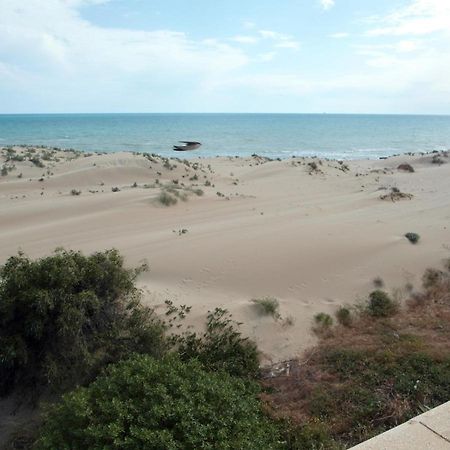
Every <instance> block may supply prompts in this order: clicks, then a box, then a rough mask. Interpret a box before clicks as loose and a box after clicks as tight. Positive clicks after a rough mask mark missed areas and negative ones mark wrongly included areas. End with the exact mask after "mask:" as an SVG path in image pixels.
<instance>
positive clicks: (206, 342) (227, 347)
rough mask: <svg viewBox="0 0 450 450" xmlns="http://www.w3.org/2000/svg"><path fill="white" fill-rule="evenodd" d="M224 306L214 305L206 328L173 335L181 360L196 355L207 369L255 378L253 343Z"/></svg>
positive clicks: (255, 367) (256, 354)
mask: <svg viewBox="0 0 450 450" xmlns="http://www.w3.org/2000/svg"><path fill="white" fill-rule="evenodd" d="M239 325H240V323H238V322H235V321H234V320H233V319H232V317H231V315H230V314H229V313H228V311H227V310H225V309H222V308H216V309H215V310H214V311H210V312H209V313H208V316H207V321H206V330H205V332H204V333H203V334H201V335H199V334H197V333H195V332H189V333H185V334H183V335H182V336H172V338H173V340H174V343H175V345H176V348H177V351H178V353H179V355H180V357H181V359H182V360H184V361H188V360H191V359H196V360H198V361H199V362H200V363H202V364H203V366H204V367H205V368H206V369H207V370H210V371H220V370H222V371H225V372H228V373H229V374H230V375H233V376H237V377H245V378H255V377H256V376H257V375H258V374H259V357H258V349H257V347H256V344H255V343H254V342H253V341H251V340H250V339H248V338H245V337H243V336H242V334H241V333H240V331H239V330H238V327H239Z"/></svg>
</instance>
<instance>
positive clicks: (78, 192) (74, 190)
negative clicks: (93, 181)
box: [70, 189, 81, 195]
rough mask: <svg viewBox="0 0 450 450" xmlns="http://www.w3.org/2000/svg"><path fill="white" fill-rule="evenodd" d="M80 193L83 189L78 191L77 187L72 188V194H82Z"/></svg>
mask: <svg viewBox="0 0 450 450" xmlns="http://www.w3.org/2000/svg"><path fill="white" fill-rule="evenodd" d="M80 194H81V191H78V190H77V189H72V190H71V191H70V195H80Z"/></svg>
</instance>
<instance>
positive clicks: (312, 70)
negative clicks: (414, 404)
mask: <svg viewBox="0 0 450 450" xmlns="http://www.w3.org/2000/svg"><path fill="white" fill-rule="evenodd" d="M66 112H67V113H68V112H277V113H322V112H327V113H389V114H396V113H400V114H402V113H410V114H450V0H0V113H7V114H9V113H66Z"/></svg>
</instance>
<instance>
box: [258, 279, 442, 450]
mask: <svg viewBox="0 0 450 450" xmlns="http://www.w3.org/2000/svg"><path fill="white" fill-rule="evenodd" d="M378 292H381V291H378ZM380 298H381V300H382V301H381V302H379V301H378V300H379V299H380ZM374 299H376V301H375V302H373V300H374ZM370 304H372V306H370ZM375 305H376V308H375V309H374V308H373V307H374V306H375ZM380 305H381V309H379V306H380ZM390 305H391V302H390V301H389V302H386V297H385V296H384V295H381V294H379V293H378V294H376V296H374V295H372V296H371V299H370V303H369V307H368V308H371V310H373V311H377V312H378V311H382V314H378V313H377V314H375V315H372V314H368V313H367V311H366V310H365V309H362V310H360V312H359V313H357V312H355V313H354V315H353V320H352V325H351V327H347V326H343V325H341V324H339V325H337V326H335V327H332V328H331V329H330V330H329V333H327V334H326V335H324V336H322V337H321V340H320V342H319V345H318V346H316V347H315V348H313V349H311V351H309V352H308V353H307V354H306V355H305V357H304V358H303V359H302V360H299V361H298V362H297V367H298V369H296V370H294V368H295V364H294V363H291V365H292V367H293V369H292V370H291V371H290V374H289V376H287V375H283V376H277V377H273V378H269V379H266V380H265V381H264V386H265V393H264V394H263V399H264V400H265V401H266V402H267V404H268V405H269V408H270V411H271V414H272V415H273V417H275V418H278V419H279V420H281V421H282V422H283V423H288V424H289V426H288V427H286V428H284V432H285V438H284V440H285V442H287V443H288V445H287V447H286V448H288V449H318V448H322V449H338V448H340V449H342V448H349V447H351V446H353V445H356V444H357V443H359V442H361V441H364V440H366V439H369V438H371V437H373V436H375V435H377V434H379V433H382V432H384V431H386V430H388V429H390V428H392V427H395V426H397V425H399V424H401V423H403V422H405V421H407V420H409V419H411V418H412V417H415V416H416V415H418V414H420V413H422V412H424V411H426V410H428V409H430V408H433V407H436V406H438V405H440V404H442V403H444V402H446V401H448V399H449V398H450V384H449V383H448V380H449V379H450V327H449V326H448V323H449V319H450V273H449V272H444V271H442V272H439V276H438V277H434V281H433V283H431V284H429V285H428V288H426V289H425V291H424V292H423V293H421V294H415V295H414V296H413V297H412V298H411V299H410V300H409V301H408V302H407V304H406V306H405V307H404V308H403V309H401V310H398V312H397V313H396V314H394V315H391V314H388V315H386V314H385V311H386V308H385V307H386V306H388V307H387V310H388V311H391V307H390ZM308 439H309V440H308Z"/></svg>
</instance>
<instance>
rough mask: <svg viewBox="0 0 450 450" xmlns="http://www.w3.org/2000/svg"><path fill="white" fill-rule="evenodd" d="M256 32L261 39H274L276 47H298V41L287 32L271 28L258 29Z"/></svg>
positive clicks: (296, 48)
mask: <svg viewBox="0 0 450 450" xmlns="http://www.w3.org/2000/svg"><path fill="white" fill-rule="evenodd" d="M258 33H259V34H260V36H261V37H262V38H263V39H270V40H272V41H274V42H275V47H276V48H288V49H292V50H298V49H299V48H300V42H298V41H297V40H295V39H294V38H293V37H292V36H290V35H288V34H284V33H279V32H277V31H272V30H258Z"/></svg>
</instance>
